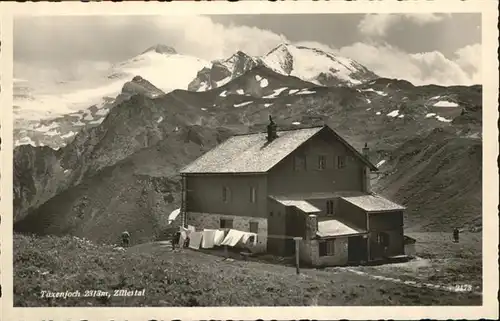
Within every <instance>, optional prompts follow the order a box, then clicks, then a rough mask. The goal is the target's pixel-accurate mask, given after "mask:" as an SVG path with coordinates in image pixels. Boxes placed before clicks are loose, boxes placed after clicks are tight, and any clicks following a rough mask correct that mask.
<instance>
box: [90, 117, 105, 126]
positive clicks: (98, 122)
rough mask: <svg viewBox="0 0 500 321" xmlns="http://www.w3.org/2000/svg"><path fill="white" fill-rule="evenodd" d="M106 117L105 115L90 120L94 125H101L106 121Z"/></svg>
mask: <svg viewBox="0 0 500 321" xmlns="http://www.w3.org/2000/svg"><path fill="white" fill-rule="evenodd" d="M104 118H105V117H102V118H99V119H98V120H93V121H91V122H89V124H93V125H95V124H97V125H99V124H100V123H102V122H103V121H104Z"/></svg>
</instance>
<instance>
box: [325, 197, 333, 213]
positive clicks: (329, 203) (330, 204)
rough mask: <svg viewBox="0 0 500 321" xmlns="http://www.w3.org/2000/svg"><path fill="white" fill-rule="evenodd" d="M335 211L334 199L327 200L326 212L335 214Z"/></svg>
mask: <svg viewBox="0 0 500 321" xmlns="http://www.w3.org/2000/svg"><path fill="white" fill-rule="evenodd" d="M333 212H334V204H333V201H332V200H328V201H326V214H327V215H333Z"/></svg>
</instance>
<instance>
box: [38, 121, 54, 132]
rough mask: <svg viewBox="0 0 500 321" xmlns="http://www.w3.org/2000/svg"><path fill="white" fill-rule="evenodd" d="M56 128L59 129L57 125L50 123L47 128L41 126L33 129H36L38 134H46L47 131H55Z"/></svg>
mask: <svg viewBox="0 0 500 321" xmlns="http://www.w3.org/2000/svg"><path fill="white" fill-rule="evenodd" d="M57 127H59V124H56V123H51V124H50V125H48V126H45V125H41V126H39V127H36V128H35V129H36V131H38V132H47V131H49V130H51V129H55V128H57Z"/></svg>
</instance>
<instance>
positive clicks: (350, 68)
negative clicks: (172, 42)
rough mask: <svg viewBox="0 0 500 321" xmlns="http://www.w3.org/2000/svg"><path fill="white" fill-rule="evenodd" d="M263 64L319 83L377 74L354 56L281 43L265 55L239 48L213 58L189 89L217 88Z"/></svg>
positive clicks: (359, 80)
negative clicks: (219, 58)
mask: <svg viewBox="0 0 500 321" xmlns="http://www.w3.org/2000/svg"><path fill="white" fill-rule="evenodd" d="M260 65H262V66H265V67H267V68H269V69H271V70H273V71H275V72H277V73H279V74H282V75H285V76H294V77H297V78H299V79H302V80H304V81H307V82H311V83H314V84H316V85H319V86H335V85H344V86H352V85H359V84H360V83H362V82H365V81H368V80H372V79H375V78H378V76H377V75H376V74H374V73H373V72H371V71H370V70H368V69H367V68H365V67H364V66H362V65H361V64H359V63H357V62H356V61H354V60H352V59H349V58H345V57H341V56H338V55H336V54H333V53H331V52H326V51H323V50H320V49H316V48H309V47H304V46H296V45H293V44H290V43H282V44H280V45H278V46H277V47H275V48H274V49H272V50H271V51H270V52H269V53H268V54H266V55H264V56H262V57H252V56H249V55H247V54H246V53H244V52H242V51H238V52H236V53H235V54H233V55H232V56H231V57H229V58H227V59H221V60H215V61H213V62H212V68H205V69H202V70H200V71H199V72H198V74H197V77H196V78H195V79H194V80H193V81H192V82H191V83H190V84H189V87H188V89H189V90H193V91H205V90H210V89H214V88H217V87H220V86H223V85H225V84H226V83H228V82H229V81H230V80H232V79H234V78H236V77H239V76H241V75H242V74H243V73H245V72H247V71H248V70H250V69H252V68H255V67H256V66H260Z"/></svg>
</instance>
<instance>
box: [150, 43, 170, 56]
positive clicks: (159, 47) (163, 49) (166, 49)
mask: <svg viewBox="0 0 500 321" xmlns="http://www.w3.org/2000/svg"><path fill="white" fill-rule="evenodd" d="M147 52H156V53H159V54H170V55H175V54H177V51H176V50H175V48H173V47H170V46H167V45H163V44H156V45H154V46H151V47H149V48H148V49H146V50H144V51H143V52H142V53H143V54H145V53H147Z"/></svg>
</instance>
